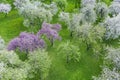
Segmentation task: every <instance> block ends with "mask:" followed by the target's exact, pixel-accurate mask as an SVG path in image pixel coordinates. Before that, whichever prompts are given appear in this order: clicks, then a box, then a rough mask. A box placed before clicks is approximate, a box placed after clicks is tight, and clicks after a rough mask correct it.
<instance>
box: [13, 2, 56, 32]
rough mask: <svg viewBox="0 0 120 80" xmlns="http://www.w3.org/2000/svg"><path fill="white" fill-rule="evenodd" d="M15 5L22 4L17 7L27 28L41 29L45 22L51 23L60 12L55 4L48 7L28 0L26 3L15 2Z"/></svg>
mask: <svg viewBox="0 0 120 80" xmlns="http://www.w3.org/2000/svg"><path fill="white" fill-rule="evenodd" d="M14 4H20V6H18V5H16V7H17V8H18V10H19V13H20V15H22V16H23V17H24V19H25V20H24V25H25V26H27V27H33V26H38V27H39V26H40V25H41V23H42V22H43V21H46V22H50V21H51V20H52V17H53V16H54V15H55V14H56V13H57V11H58V8H57V5H56V4H55V3H54V2H53V3H51V4H49V5H48V4H45V3H42V2H40V1H29V0H26V1H25V3H24V2H22V3H17V2H15V3H14ZM31 30H33V29H31Z"/></svg>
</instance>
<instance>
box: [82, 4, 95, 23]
mask: <svg viewBox="0 0 120 80" xmlns="http://www.w3.org/2000/svg"><path fill="white" fill-rule="evenodd" d="M81 13H82V15H81V16H82V21H83V22H87V23H94V22H95V21H96V17H97V16H96V13H95V11H94V8H93V7H92V6H91V5H87V6H86V7H83V8H82V9H81Z"/></svg>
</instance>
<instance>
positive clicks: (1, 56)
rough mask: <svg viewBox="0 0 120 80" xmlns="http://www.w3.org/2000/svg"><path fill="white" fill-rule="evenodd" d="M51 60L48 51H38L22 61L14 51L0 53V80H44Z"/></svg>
mask: <svg viewBox="0 0 120 80" xmlns="http://www.w3.org/2000/svg"><path fill="white" fill-rule="evenodd" d="M50 65H51V60H50V58H49V56H48V53H47V52H46V51H42V50H37V51H35V52H32V53H31V54H28V59H26V61H22V60H21V59H19V56H18V55H17V54H16V53H15V52H13V51H7V50H1V51H0V80H28V79H33V80H37V79H39V80H44V79H45V78H46V77H47V75H48V73H49V69H50Z"/></svg>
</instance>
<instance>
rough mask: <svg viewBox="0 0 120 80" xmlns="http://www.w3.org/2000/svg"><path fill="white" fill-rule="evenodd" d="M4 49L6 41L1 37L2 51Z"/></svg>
mask: <svg viewBox="0 0 120 80" xmlns="http://www.w3.org/2000/svg"><path fill="white" fill-rule="evenodd" d="M3 48H5V41H4V40H3V39H2V38H1V36H0V50H2V49H3Z"/></svg>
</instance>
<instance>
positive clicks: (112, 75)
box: [93, 68, 120, 80]
mask: <svg viewBox="0 0 120 80" xmlns="http://www.w3.org/2000/svg"><path fill="white" fill-rule="evenodd" d="M93 80H120V74H119V72H118V71H116V69H113V70H110V69H109V68H103V71H102V73H101V75H99V76H98V77H93Z"/></svg>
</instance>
